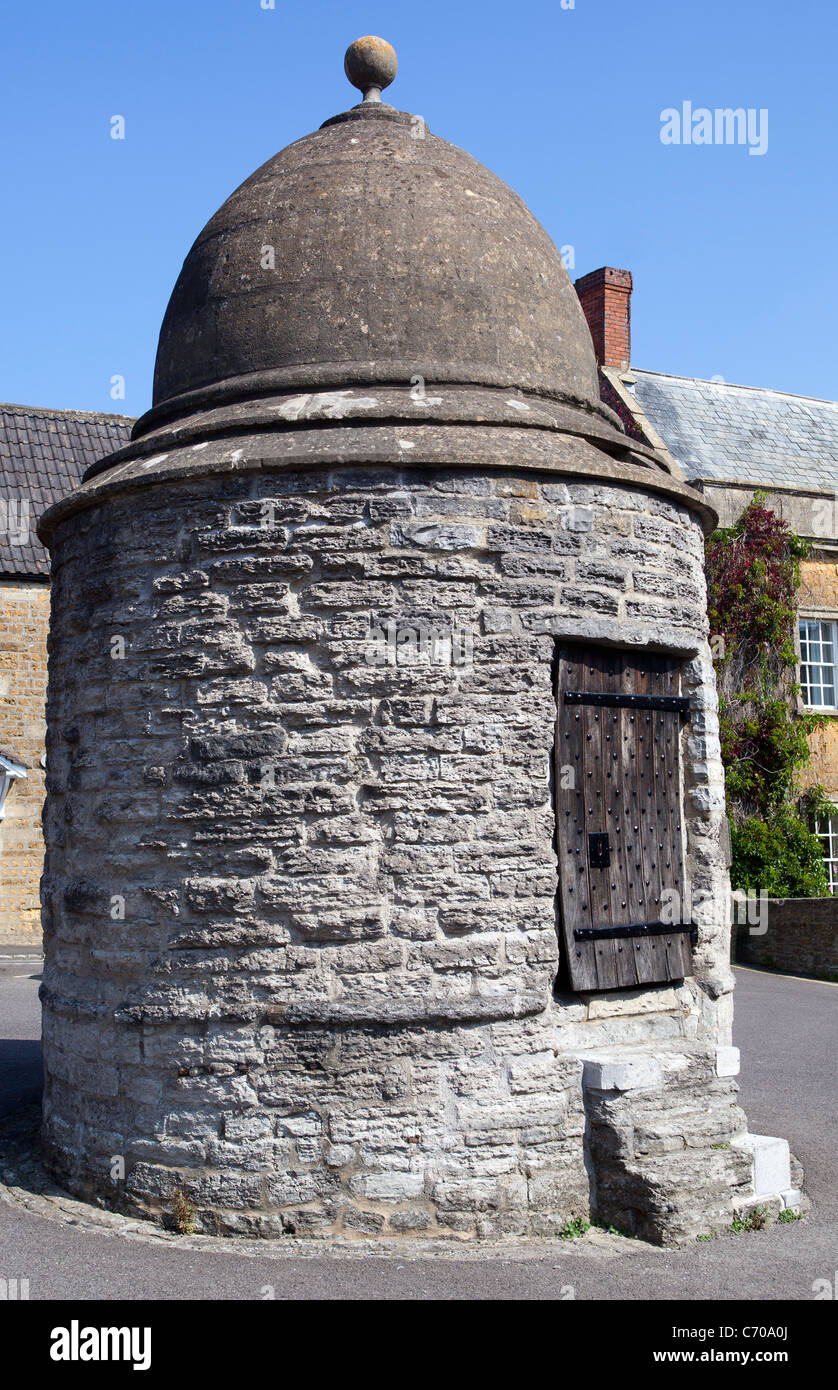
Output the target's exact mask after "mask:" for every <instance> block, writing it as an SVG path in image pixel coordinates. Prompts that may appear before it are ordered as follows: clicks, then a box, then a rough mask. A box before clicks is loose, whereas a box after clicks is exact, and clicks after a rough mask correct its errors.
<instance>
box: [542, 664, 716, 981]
mask: <svg viewBox="0 0 838 1390" xmlns="http://www.w3.org/2000/svg"><path fill="white" fill-rule="evenodd" d="M557 706H558V719H557V728H556V754H555V758H556V766H555V786H556V838H557V847H558V857H559V892H560V898H561V915H562V929H563V935H564V949H565V951H566V953H567V961H568V965H569V973H570V980H571V984H572V986H573V988H574V989H576V990H584V991H587V990H601V989H621V988H627V987H630V986H632V985H635V986H636V985H642V984H649V983H652V982H653V981H656V980H680V979H683V978H684V976H685V975H690V974H691V973H692V952H691V939H692V935H693V930H692V927H691V924H690V922H689V921H686V922H685V921H684V920H683V919H684V916H685V912H684V907H683V905H684V904H688V902H689V897H688V894H687V893H686V885H685V878H684V849H683V833H682V816H681V773H680V756H679V755H680V742H681V737H680V735H681V722H682V719H683V717H684V715H685V714H686V712H687V708H688V702H687V700H686V699H684V698H682V696H681V677H680V664H679V662H678V661H677V660H676V659H675V658H672V657H664V656H651V655H648V654H645V653H641V652H637V651H636V650H635V651H621V650H617V649H616V648H609V647H583V646H575V645H573V644H570V643H569V644H567V645H566V646H562V647H561V648H560V651H559V663H558V690H557Z"/></svg>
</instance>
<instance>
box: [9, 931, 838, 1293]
mask: <svg viewBox="0 0 838 1390" xmlns="http://www.w3.org/2000/svg"><path fill="white" fill-rule="evenodd" d="M38 970H39V966H38V963H37V962H36V961H32V960H25V959H23V958H21V957H17V958H15V959H11V960H10V959H0V1126H1V1125H2V1123H3V1119H2V1117H3V1116H4V1115H6V1116H8V1115H9V1114H10V1113H13V1112H14V1111H15V1109H17V1108H19V1107H20V1106H22V1105H24V1104H27V1103H29V1102H31V1101H32V1100H33V1099H34V1098H36V1097H37V1095H38V1092H39V1088H40V1084H41V1070H40V1048H39V1044H38V1041H37V1040H38V1037H39V1031H40V1030H39V1009H38V1001H37V988H38V979H37V976H38ZM736 973H737V981H738V989H737V994H736V1028H735V1039H734V1040H735V1042H736V1043H737V1045H738V1046H739V1047H740V1048H741V1049H742V1075H741V1078H740V1080H741V1088H742V1094H741V1101H742V1104H743V1106H744V1108H745V1110H746V1113H747V1115H748V1119H749V1124H750V1128H751V1130H752V1131H753V1132H756V1133H762V1134H778V1135H783V1136H785V1137H786V1138H788V1139H789V1141H790V1143H791V1146H792V1150H793V1152H795V1153H796V1154H797V1156H798V1158H799V1159H800V1160H801V1162H802V1163H803V1165H804V1168H805V1171H806V1190H807V1192H808V1194H809V1196H810V1197H811V1199H812V1202H813V1211H812V1213H811V1215H810V1216H808V1217H807V1218H806V1219H805V1220H804V1221H801V1222H795V1223H792V1224H789V1225H786V1226H773V1227H770V1228H769V1229H767V1230H764V1231H760V1232H747V1233H744V1234H740V1235H730V1236H723V1237H720V1238H719V1239H716V1240H713V1241H710V1242H707V1243H706V1244H697V1245H694V1246H690V1247H689V1248H687V1249H683V1250H676V1251H662V1250H657V1249H653V1248H651V1247H648V1246H645V1245H642V1244H641V1243H640V1242H635V1241H616V1242H615V1241H613V1240H612V1241H611V1242H610V1243H607V1242H606V1243H604V1244H603V1245H602V1246H595V1245H589V1243H588V1240H587V1239H586V1240H584V1241H576V1242H569V1243H567V1244H564V1243H562V1242H559V1241H556V1242H555V1244H553V1243H551V1242H539V1243H537V1244H536V1245H530V1246H527V1247H508V1248H507V1247H505V1248H504V1249H503V1251H502V1253H500V1254H498V1253H493V1254H492V1255H490V1256H486V1255H480V1254H476V1255H473V1254H463V1255H461V1254H460V1253H459V1252H457V1253H456V1254H453V1255H441V1256H436V1255H434V1256H433V1257H431V1258H428V1257H413V1256H410V1255H409V1254H406V1255H405V1256H401V1255H400V1256H392V1255H390V1256H378V1255H370V1254H363V1255H358V1256H356V1255H352V1254H325V1253H322V1252H321V1253H317V1251H316V1250H314V1251H313V1253H312V1254H305V1255H298V1254H290V1253H287V1252H285V1251H283V1250H282V1248H281V1247H278V1246H273V1247H272V1248H271V1249H270V1250H269V1251H268V1250H266V1251H265V1253H264V1254H263V1253H261V1247H260V1252H259V1253H258V1254H244V1253H240V1252H239V1250H238V1249H236V1248H235V1246H234V1243H232V1242H224V1243H219V1242H211V1241H208V1242H206V1243H202V1242H201V1241H200V1239H199V1238H192V1241H191V1242H190V1243H189V1244H186V1243H181V1242H180V1241H179V1240H178V1239H177V1238H170V1239H168V1240H166V1241H159V1240H154V1239H150V1238H147V1237H142V1238H130V1237H129V1236H126V1235H121V1234H111V1233H108V1232H101V1233H100V1232H98V1231H96V1232H90V1231H82V1230H78V1229H74V1227H73V1226H71V1225H66V1224H63V1223H61V1222H58V1221H55V1220H51V1219H48V1218H46V1217H44V1216H42V1215H40V1214H36V1213H34V1212H32V1211H29V1210H26V1208H25V1207H21V1206H10V1205H8V1204H6V1203H0V1274H2V1275H4V1276H5V1277H10V1276H13V1275H17V1276H18V1277H19V1278H23V1277H26V1278H28V1279H29V1283H30V1298H31V1299H32V1300H35V1299H71V1300H78V1299H94V1298H103V1299H120V1300H121V1299H126V1300H133V1299H164V1300H189V1299H202V1298H209V1299H219V1300H224V1299H252V1300H260V1299H267V1298H275V1299H280V1300H288V1299H295V1300H296V1299H306V1300H308V1299H340V1300H365V1299H370V1300H379V1299H381V1300H437V1299H442V1300H461V1299H465V1300H470V1301H473V1300H494V1299H503V1300H555V1299H561V1298H565V1299H567V1298H570V1297H574V1298H576V1299H612V1300H625V1299H629V1300H642V1301H649V1300H655V1301H659V1300H667V1299H681V1298H686V1299H708V1298H709V1299H746V1300H764V1299H792V1300H811V1299H812V1298H813V1297H814V1293H813V1283H814V1281H815V1280H818V1279H829V1280H831V1281H833V1280H834V1281H838V1273H836V1271H838V1162H837V1161H836V1155H838V1143H836V1140H838V1119H837V1118H836V1117H838V1076H836V1067H835V1043H836V1037H838V1027H837V1026H836V1024H838V1014H836V1011H837V1010H838V986H835V985H830V984H825V983H820V982H818V981H813V980H805V979H800V978H790V977H787V976H786V977H781V976H775V975H771V974H768V973H767V972H761V971H753V970H743V969H738V970H737V972H736ZM606 1247H607V1248H606ZM250 1248H252V1247H250ZM835 1292H836V1294H838V1289H836V1290H835Z"/></svg>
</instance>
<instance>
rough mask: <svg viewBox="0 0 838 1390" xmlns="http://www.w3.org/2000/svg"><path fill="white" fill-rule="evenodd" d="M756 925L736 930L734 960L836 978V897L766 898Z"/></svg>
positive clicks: (837, 906)
mask: <svg viewBox="0 0 838 1390" xmlns="http://www.w3.org/2000/svg"><path fill="white" fill-rule="evenodd" d="M759 925H760V928H761V927H762V926H763V925H764V926H765V928H766V930H765V931H764V932H762V931H761V930H760V931H759V932H756V931H752V930H751V928H750V927H749V926H748V925H746V924H743V925H742V926H740V927H738V928H737V932H736V959H737V960H739V961H741V962H742V963H743V964H745V965H767V966H770V967H772V968H774V969H777V970H790V971H792V972H794V973H795V974H800V975H827V976H831V977H832V978H835V979H838V898H835V897H829V898H769V899H768V900H767V902H766V904H765V910H764V916H763V921H762V922H761V923H760V924H759Z"/></svg>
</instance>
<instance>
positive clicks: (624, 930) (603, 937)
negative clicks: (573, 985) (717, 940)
mask: <svg viewBox="0 0 838 1390" xmlns="http://www.w3.org/2000/svg"><path fill="white" fill-rule="evenodd" d="M687 931H688V932H689V933H690V940H691V941H692V943H693V945H694V946H695V945H696V944H697V942H698V927H697V926H696V925H695V923H694V922H628V923H626V925H625V926H620V927H577V928H576V929H575V931H574V933H573V939H574V940H575V941H609V940H613V939H614V938H615V937H625V936H674V935H675V933H676V932H687Z"/></svg>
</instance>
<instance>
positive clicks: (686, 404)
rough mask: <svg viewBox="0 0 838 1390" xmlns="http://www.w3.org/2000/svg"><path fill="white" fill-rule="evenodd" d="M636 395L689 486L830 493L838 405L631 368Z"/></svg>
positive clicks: (836, 467)
mask: <svg viewBox="0 0 838 1390" xmlns="http://www.w3.org/2000/svg"><path fill="white" fill-rule="evenodd" d="M631 375H632V377H634V379H635V385H634V395H635V398H636V399H637V401H638V402H639V404H640V405H641V407H642V409H643V411H644V413H645V415H646V417H647V418H648V419H649V420H650V421H651V423H652V424H653V425H654V427H655V429H656V430H657V431H658V434H660V436H661V437H662V439H663V440H664V441H665V443H666V445H667V448H668V449H669V451H670V453H671V454H672V455H673V456H674V457H675V458H676V459H677V461H678V463H680V465H681V467H682V468H683V470H684V472H685V473H686V475H687V477H688V478H689V479H690V481H691V482H694V481H696V480H697V479H699V478H707V479H710V478H715V479H724V480H725V481H729V482H730V481H736V482H754V483H765V484H767V485H771V484H772V483H773V484H778V485H783V486H785V487H799V488H817V489H826V490H828V491H829V490H832V489H833V488H835V487H836V486H838V401H822V400H816V399H814V398H812V397H809V396H793V395H789V394H787V393H785V392H782V391H771V390H768V389H765V388H762V387H755V386H734V385H732V384H730V383H728V382H723V381H701V380H698V379H697V378H694V377H683V376H667V375H665V374H664V373H663V372H646V371H641V370H640V369H639V368H637V367H632V369H631Z"/></svg>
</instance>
